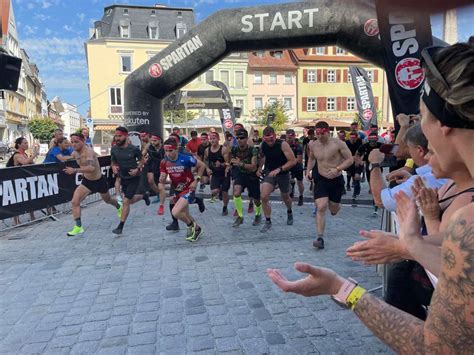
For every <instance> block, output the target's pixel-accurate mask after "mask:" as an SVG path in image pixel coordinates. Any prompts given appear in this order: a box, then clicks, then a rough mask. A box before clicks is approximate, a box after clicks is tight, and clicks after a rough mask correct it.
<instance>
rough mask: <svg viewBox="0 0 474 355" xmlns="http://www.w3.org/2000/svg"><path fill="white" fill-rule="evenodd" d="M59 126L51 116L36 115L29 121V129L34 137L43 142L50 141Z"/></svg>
mask: <svg viewBox="0 0 474 355" xmlns="http://www.w3.org/2000/svg"><path fill="white" fill-rule="evenodd" d="M57 128H58V126H56V124H55V123H54V121H53V120H52V119H51V118H49V117H35V118H33V119H31V120H30V121H29V122H28V129H29V131H30V132H31V134H32V136H33V138H35V139H38V140H39V141H40V142H42V143H47V142H49V141H50V139H51V138H52V137H53V133H54V130H55V129H57Z"/></svg>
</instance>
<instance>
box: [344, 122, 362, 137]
mask: <svg viewBox="0 0 474 355" xmlns="http://www.w3.org/2000/svg"><path fill="white" fill-rule="evenodd" d="M354 131H356V132H357V133H358V134H359V138H360V139H361V140H362V141H365V139H366V138H367V136H366V134H365V133H364V131H362V130H360V129H359V122H355V121H354V122H352V123H351V128H350V129H349V131H347V132H346V140H348V139H349V135H350V134H351V132H354Z"/></svg>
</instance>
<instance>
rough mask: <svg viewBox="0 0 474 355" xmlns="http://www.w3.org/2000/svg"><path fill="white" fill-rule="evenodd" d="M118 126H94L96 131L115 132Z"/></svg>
mask: <svg viewBox="0 0 474 355" xmlns="http://www.w3.org/2000/svg"><path fill="white" fill-rule="evenodd" d="M117 126H118V125H116V124H114V125H97V126H94V131H114V130H115V128H117Z"/></svg>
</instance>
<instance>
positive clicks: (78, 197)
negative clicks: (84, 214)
mask: <svg viewBox="0 0 474 355" xmlns="http://www.w3.org/2000/svg"><path fill="white" fill-rule="evenodd" d="M71 144H72V146H73V148H74V152H72V157H73V158H74V159H76V162H77V165H79V168H72V167H70V166H68V167H67V168H65V169H64V170H63V171H64V172H65V173H66V174H68V175H75V174H77V173H81V174H83V175H82V180H81V184H80V185H79V186H78V187H76V190H74V194H73V196H72V201H71V206H72V216H73V218H74V221H75V222H76V223H75V224H74V227H73V228H72V230H70V231H69V232H67V235H68V237H74V236H76V235H79V234H83V233H84V228H83V227H82V221H81V202H82V201H83V200H84V199H85V198H86V197H87V195H89V194H91V193H96V192H98V193H100V197H102V200H104V202H105V203H108V204H109V205H112V206H114V207H115V208H116V209H117V215H118V216H119V218H120V217H121V214H122V206H121V205H120V204H119V203H118V202H117V200H116V199H115V198H113V197H111V196H110V194H109V186H108V184H107V179H106V178H105V176H103V175H102V172H101V170H100V165H99V160H98V159H97V155H96V154H95V152H94V150H93V149H92V148H90V147H89V146H87V145H86V142H85V137H84V135H83V134H82V133H73V134H71Z"/></svg>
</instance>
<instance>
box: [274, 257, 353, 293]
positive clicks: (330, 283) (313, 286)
mask: <svg viewBox="0 0 474 355" xmlns="http://www.w3.org/2000/svg"><path fill="white" fill-rule="evenodd" d="M295 269H296V270H298V271H299V272H302V273H306V274H308V275H307V276H306V277H304V278H302V279H299V280H296V281H289V280H288V279H287V278H286V277H285V276H284V275H283V274H282V273H281V271H280V270H278V269H267V275H268V277H269V278H270V280H272V281H273V283H274V284H275V285H277V286H278V287H279V288H281V289H282V290H283V291H284V292H292V293H296V294H299V295H302V296H305V297H310V296H319V295H334V294H336V293H337V292H338V291H339V289H340V288H341V286H342V284H343V283H344V281H345V280H344V278H342V277H341V276H339V275H338V274H336V273H335V272H334V271H333V270H331V269H326V268H323V267H314V266H312V265H310V264H307V263H301V262H297V263H295Z"/></svg>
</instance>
